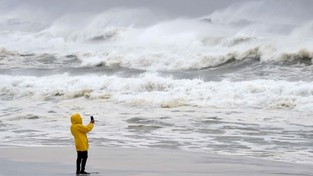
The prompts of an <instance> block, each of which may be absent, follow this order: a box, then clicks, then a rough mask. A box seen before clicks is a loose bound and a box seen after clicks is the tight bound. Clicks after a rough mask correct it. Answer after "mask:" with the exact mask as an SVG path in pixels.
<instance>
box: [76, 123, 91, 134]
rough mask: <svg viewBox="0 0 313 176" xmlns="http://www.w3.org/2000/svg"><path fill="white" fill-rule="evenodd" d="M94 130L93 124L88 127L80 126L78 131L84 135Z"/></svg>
mask: <svg viewBox="0 0 313 176" xmlns="http://www.w3.org/2000/svg"><path fill="white" fill-rule="evenodd" d="M92 128H93V123H89V124H88V125H87V126H84V125H79V127H78V130H79V131H81V132H83V133H88V132H89V131H91V130H92Z"/></svg>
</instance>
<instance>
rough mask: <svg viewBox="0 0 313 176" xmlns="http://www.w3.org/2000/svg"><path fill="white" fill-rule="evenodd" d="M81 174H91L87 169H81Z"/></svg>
mask: <svg viewBox="0 0 313 176" xmlns="http://www.w3.org/2000/svg"><path fill="white" fill-rule="evenodd" d="M79 174H90V173H89V172H86V171H81V172H80V173H79Z"/></svg>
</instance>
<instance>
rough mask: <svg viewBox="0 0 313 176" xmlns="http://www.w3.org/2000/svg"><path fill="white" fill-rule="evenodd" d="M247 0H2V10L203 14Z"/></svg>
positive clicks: (0, 0) (176, 14) (175, 14)
mask: <svg viewBox="0 0 313 176" xmlns="http://www.w3.org/2000/svg"><path fill="white" fill-rule="evenodd" d="M242 1H246V0H0V2H1V3H0V8H1V9H2V10H8V9H14V8H19V7H23V8H35V9H36V8H40V9H45V10H47V11H54V12H55V13H64V12H65V11H80V12H81V11H103V10H106V9H108V8H115V7H130V8H138V7H148V8H149V9H154V10H157V11H158V12H163V13H168V14H169V15H174V16H181V15H185V16H202V15H207V14H209V13H211V12H212V11H214V10H216V9H220V8H224V7H227V6H228V5H230V4H232V3H234V2H242Z"/></svg>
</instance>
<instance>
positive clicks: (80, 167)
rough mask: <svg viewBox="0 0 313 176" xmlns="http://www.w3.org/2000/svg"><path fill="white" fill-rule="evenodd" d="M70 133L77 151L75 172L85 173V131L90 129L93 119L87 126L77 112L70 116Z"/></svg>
mask: <svg viewBox="0 0 313 176" xmlns="http://www.w3.org/2000/svg"><path fill="white" fill-rule="evenodd" d="M71 122H72V126H71V133H72V135H73V136H74V140H75V146H76V151H77V160H76V174H87V172H85V166H86V162H87V158H88V148H89V144H88V138H87V135H86V134H87V133H88V132H89V131H91V130H92V128H93V124H94V121H93V120H92V121H90V123H89V124H88V125H87V126H84V125H83V124H82V118H81V116H80V115H79V114H73V115H72V116H71Z"/></svg>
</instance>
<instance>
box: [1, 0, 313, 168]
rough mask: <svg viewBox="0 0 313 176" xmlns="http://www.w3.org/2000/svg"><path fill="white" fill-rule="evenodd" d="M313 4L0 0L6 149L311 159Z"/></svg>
mask: <svg viewBox="0 0 313 176" xmlns="http://www.w3.org/2000/svg"><path fill="white" fill-rule="evenodd" d="M312 10H313V1H310V0H297V1H295V0H257V1H248V0H236V1H235V0H222V1H215V0H190V1H188V0H187V1H180V0H172V1H165V0H161V1H144V0H137V1H135V0H130V1H121V0H116V1H113V0H105V1H100V0H91V1H83V0H77V1H74V0H67V1H61V0H56V1H41V0H28V1H22V0H0V16H1V18H0V141H1V144H0V147H6V146H71V145H73V139H72V136H71V133H70V130H69V127H70V125H71V123H70V116H71V114H73V113H81V115H82V117H83V121H84V124H87V123H88V122H89V116H91V115H93V116H94V118H95V120H96V124H95V128H94V130H93V131H92V132H91V134H90V135H89V141H90V146H105V147H122V148H123V147H125V148H128V147H129V148H131V147H135V148H162V149H163V148H166V149H178V150H184V151H185V150H186V151H200V152H207V153H217V154H225V155H239V156H245V157H252V158H261V159H266V160H276V161H285V162H294V163H305V164H313V160H312V157H313V120H312V119H313V65H312V58H313V17H312V15H311V13H312Z"/></svg>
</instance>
